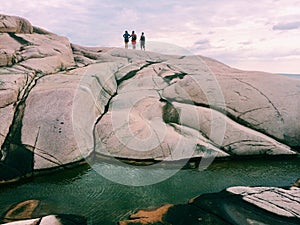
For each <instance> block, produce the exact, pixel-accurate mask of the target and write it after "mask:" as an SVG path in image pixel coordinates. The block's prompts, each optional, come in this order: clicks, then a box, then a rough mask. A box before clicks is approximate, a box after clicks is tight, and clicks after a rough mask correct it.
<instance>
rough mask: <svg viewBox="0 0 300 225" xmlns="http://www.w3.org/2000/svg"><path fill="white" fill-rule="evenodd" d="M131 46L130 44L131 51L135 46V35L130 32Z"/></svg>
mask: <svg viewBox="0 0 300 225" xmlns="http://www.w3.org/2000/svg"><path fill="white" fill-rule="evenodd" d="M131 44H132V49H135V46H136V34H135V33H134V31H132V34H131Z"/></svg>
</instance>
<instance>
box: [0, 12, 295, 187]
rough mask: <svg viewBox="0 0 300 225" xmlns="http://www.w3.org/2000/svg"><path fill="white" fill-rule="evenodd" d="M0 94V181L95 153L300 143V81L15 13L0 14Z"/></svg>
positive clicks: (195, 152) (247, 150)
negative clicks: (75, 33)
mask: <svg viewBox="0 0 300 225" xmlns="http://www.w3.org/2000/svg"><path fill="white" fill-rule="evenodd" d="M4 28H6V29H4ZM8 28H9V29H8ZM0 96H1V98H0V146H1V150H0V159H1V161H0V180H1V181H3V182H5V181H8V180H15V179H18V178H22V177H26V176H28V175H31V174H32V173H33V172H35V171H40V170H44V169H52V168H57V167H64V166H67V165H69V164H70V165H72V164H74V163H77V162H80V161H81V160H84V159H85V158H87V157H89V156H91V155H94V154H96V155H104V156H109V157H117V158H125V159H136V160H154V161H155V160H157V161H161V160H166V161H174V160H182V159H189V158H193V157H197V158H198V157H200V158H201V157H207V158H211V157H231V156H245V155H247V156H249V155H297V152H296V150H297V149H299V147H300V124H299V119H300V111H299V97H300V81H299V80H292V79H290V78H286V77H281V76H278V75H273V74H268V73H263V72H249V71H241V70H237V69H234V68H231V67H229V66H226V65H224V64H222V63H220V62H218V61H215V60H213V59H209V58H206V57H203V56H176V55H162V54H159V53H153V52H143V51H138V50H136V51H133V50H128V49H119V48H105V47H82V46H79V45H76V44H71V43H70V42H69V41H68V39H67V38H65V37H61V36H58V35H55V34H53V33H51V32H48V31H45V30H43V29H40V28H37V27H33V26H32V25H31V24H30V23H29V22H28V21H26V20H22V19H21V18H17V17H9V16H0Z"/></svg>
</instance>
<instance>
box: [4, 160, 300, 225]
mask: <svg viewBox="0 0 300 225" xmlns="http://www.w3.org/2000/svg"><path fill="white" fill-rule="evenodd" d="M93 167H94V168H96V170H94V169H92V168H91V167H89V166H87V165H86V166H82V167H79V168H75V169H72V170H67V171H61V172H56V173H54V174H51V175H46V176H41V177H36V178H34V179H33V180H31V181H28V182H25V183H22V184H15V185H12V186H6V187H0V203H1V204H0V212H3V211H5V209H7V207H8V206H9V205H11V204H14V203H17V202H21V201H24V200H28V199H38V200H41V202H42V204H44V205H46V206H47V207H46V209H47V210H46V211H47V213H54V214H55V213H65V214H79V215H84V216H86V217H87V218H88V224H90V225H92V224H93V225H94V224H95V225H99V224H104V225H106V224H107V225H110V224H116V223H117V221H119V220H122V219H126V218H127V217H128V215H129V214H130V213H132V212H134V211H135V210H137V209H140V208H149V207H153V206H160V205H162V204H165V203H173V204H178V203H186V202H187V201H188V199H190V198H192V197H195V196H197V195H200V194H202V193H209V192H219V191H221V190H222V189H224V188H226V187H229V186H233V185H248V186H290V185H291V184H292V183H293V182H294V181H295V180H296V179H297V178H299V177H300V158H296V159H282V160H278V159H276V160H262V159H252V160H240V161H223V162H215V163H213V164H212V165H210V167H209V168H208V169H206V170H205V171H199V170H197V169H194V170H192V169H186V170H180V171H178V172H177V173H176V174H175V175H174V176H172V177H171V178H169V179H167V180H165V181H163V182H160V183H157V184H153V185H149V186H144V187H134V186H124V185H121V184H117V183H114V182H111V181H109V180H107V179H105V178H103V177H102V176H101V175H99V174H98V173H97V172H96V171H99V169H104V170H110V169H111V170H114V169H115V167H116V165H112V164H108V163H105V162H97V163H96V164H95V165H94V166H93ZM161 170H162V171H161V172H163V171H164V170H165V169H161ZM128 172H130V170H128Z"/></svg>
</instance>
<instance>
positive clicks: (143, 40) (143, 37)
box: [140, 32, 146, 51]
mask: <svg viewBox="0 0 300 225" xmlns="http://www.w3.org/2000/svg"><path fill="white" fill-rule="evenodd" d="M145 41H146V38H145V35H144V32H142V35H141V38H140V44H141V50H143V49H144V51H145Z"/></svg>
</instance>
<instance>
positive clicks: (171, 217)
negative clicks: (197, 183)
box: [119, 187, 300, 225]
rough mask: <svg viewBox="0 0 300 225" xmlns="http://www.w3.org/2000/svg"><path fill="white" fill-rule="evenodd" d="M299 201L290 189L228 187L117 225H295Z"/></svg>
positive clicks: (298, 218)
mask: <svg viewBox="0 0 300 225" xmlns="http://www.w3.org/2000/svg"><path fill="white" fill-rule="evenodd" d="M299 199H300V189H299V188H294V187H292V188H290V189H283V188H277V187H231V188H228V189H226V190H224V191H222V192H219V193H211V194H203V195H201V196H199V197H196V198H194V199H191V200H190V202H189V203H188V204H185V205H184V204H182V205H175V206H173V205H165V206H162V207H160V208H158V209H155V210H149V211H145V210H140V211H138V212H137V213H135V214H133V215H131V216H130V219H129V220H125V221H120V222H119V224H120V225H134V224H144V225H147V224H149V225H150V224H166V225H167V224H173V225H185V224H189V225H200V224H220V225H221V224H248V225H252V224H266V225H267V224H270V225H272V224H282V225H286V224H299V222H300V201H299ZM161 209H166V210H161ZM157 212H161V213H160V214H159V215H160V216H157V214H156V213H157Z"/></svg>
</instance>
